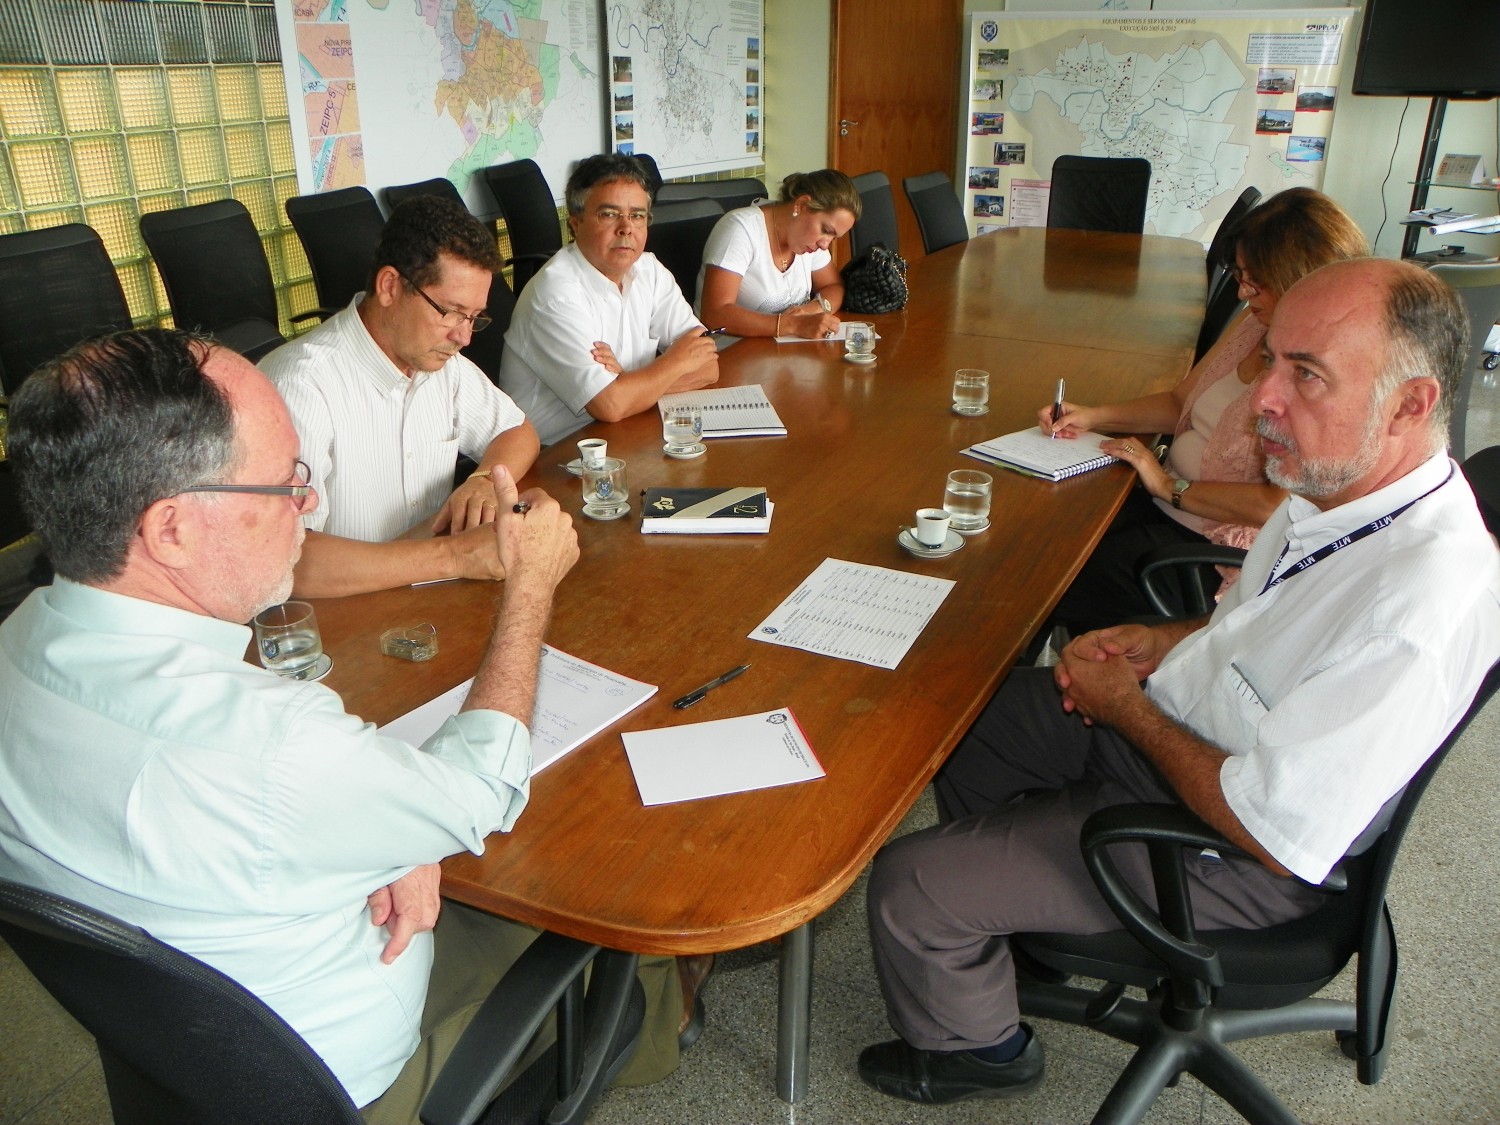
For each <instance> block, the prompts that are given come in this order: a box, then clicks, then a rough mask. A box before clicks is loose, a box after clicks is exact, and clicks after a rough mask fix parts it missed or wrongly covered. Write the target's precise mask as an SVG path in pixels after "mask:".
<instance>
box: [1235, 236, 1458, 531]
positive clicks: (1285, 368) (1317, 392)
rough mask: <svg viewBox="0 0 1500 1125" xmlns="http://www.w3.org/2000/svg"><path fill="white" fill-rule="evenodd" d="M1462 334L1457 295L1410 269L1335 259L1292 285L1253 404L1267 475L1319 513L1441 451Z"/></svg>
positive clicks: (1274, 325)
mask: <svg viewBox="0 0 1500 1125" xmlns="http://www.w3.org/2000/svg"><path fill="white" fill-rule="evenodd" d="M1467 337H1468V329H1467V324H1466V320H1465V317H1464V312H1463V308H1462V306H1461V305H1460V304H1459V302H1458V300H1457V298H1456V297H1455V296H1454V295H1453V293H1452V292H1451V291H1450V290H1449V289H1448V288H1447V286H1445V285H1443V284H1442V282H1441V281H1438V280H1437V279H1436V278H1434V277H1432V275H1431V274H1429V273H1427V271H1425V270H1422V269H1419V268H1417V267H1415V266H1413V265H1411V264H1409V263H1405V262H1396V261H1389V260H1383V259H1375V258H1361V259H1356V260H1353V261H1347V262H1337V263H1334V264H1332V265H1328V266H1324V267H1323V268H1322V269H1319V270H1316V271H1315V272H1313V273H1311V274H1309V275H1308V276H1307V277H1305V278H1303V279H1302V280H1301V281H1299V282H1297V283H1296V284H1295V285H1293V286H1292V287H1291V289H1289V290H1288V291H1287V293H1286V294H1285V296H1283V297H1282V299H1281V302H1280V303H1279V304H1278V305H1277V306H1276V309H1275V312H1274V314H1273V316H1272V319H1271V325H1270V330H1269V332H1268V333H1267V336H1266V344H1265V348H1266V351H1267V366H1266V371H1265V373H1264V374H1263V375H1262V376H1261V378H1260V380H1259V381H1258V382H1257V384H1256V390H1255V394H1254V398H1253V400H1252V401H1253V404H1254V406H1255V409H1256V411H1257V413H1258V414H1259V415H1260V417H1259V420H1258V423H1257V431H1258V433H1259V434H1260V437H1261V444H1262V448H1263V450H1264V452H1265V455H1266V475H1267V476H1268V477H1269V478H1270V479H1271V480H1272V481H1273V482H1274V483H1276V484H1279V485H1281V486H1282V487H1284V488H1288V489H1290V490H1291V491H1293V492H1296V493H1298V494H1299V495H1302V496H1305V497H1307V498H1308V499H1310V500H1312V501H1313V502H1314V503H1317V504H1318V505H1319V506H1320V507H1324V508H1327V507H1332V506H1334V505H1337V504H1341V503H1346V502H1347V501H1349V500H1352V499H1355V498H1356V497H1358V496H1360V495H1363V494H1365V493H1367V492H1370V491H1373V490H1375V489H1377V488H1381V487H1384V486H1385V485H1386V484H1389V483H1390V482H1392V481H1393V480H1395V479H1398V478H1399V477H1400V476H1402V475H1404V474H1405V473H1407V472H1410V471H1411V470H1412V469H1414V468H1415V467H1416V466H1417V465H1419V464H1421V463H1422V462H1423V461H1425V460H1426V459H1427V458H1429V457H1431V456H1432V455H1433V454H1434V453H1437V452H1440V451H1441V450H1442V449H1443V448H1444V447H1445V445H1446V439H1447V419H1448V411H1449V409H1450V403H1451V401H1452V396H1453V391H1454V387H1455V386H1456V384H1457V379H1458V375H1459V372H1460V370H1461V368H1462V363H1463V357H1464V354H1465V349H1466V340H1467Z"/></svg>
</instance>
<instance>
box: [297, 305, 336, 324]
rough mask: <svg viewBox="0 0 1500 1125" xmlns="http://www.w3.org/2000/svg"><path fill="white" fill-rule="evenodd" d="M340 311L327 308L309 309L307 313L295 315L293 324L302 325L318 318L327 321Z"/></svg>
mask: <svg viewBox="0 0 1500 1125" xmlns="http://www.w3.org/2000/svg"><path fill="white" fill-rule="evenodd" d="M338 311H339V310H338V309H325V308H316V309H308V310H307V311H306V312H300V313H293V314H292V323H293V324H301V323H302V322H303V321H304V320H312V319H313V317H317V318H318V319H319V320H327V319H328V318H329V317H330V316H332V315H333V314H334V313H336V312H338Z"/></svg>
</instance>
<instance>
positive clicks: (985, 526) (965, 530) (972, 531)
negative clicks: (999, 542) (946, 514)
mask: <svg viewBox="0 0 1500 1125" xmlns="http://www.w3.org/2000/svg"><path fill="white" fill-rule="evenodd" d="M948 528H949V530H951V531H956V532H958V533H959V534H960V535H978V534H979V533H980V532H981V531H988V530H989V529H990V520H989V517H988V516H986V517H985V520H984V522H983V523H982V524H980V525H979V526H978V527H954V526H953V525H952V524H951V523H950V524H949V525H948Z"/></svg>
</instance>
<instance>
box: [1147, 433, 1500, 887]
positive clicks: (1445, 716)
mask: <svg viewBox="0 0 1500 1125" xmlns="http://www.w3.org/2000/svg"><path fill="white" fill-rule="evenodd" d="M1450 474H1451V475H1450ZM1418 497H1422V499H1420V500H1417V498H1418ZM1412 500H1417V502H1416V503H1415V504H1413V505H1412V507H1410V508H1408V509H1407V510H1406V511H1405V512H1403V513H1402V514H1401V515H1399V516H1397V517H1396V519H1395V520H1394V521H1393V522H1391V523H1389V524H1388V525H1386V526H1385V527H1383V528H1381V529H1380V530H1378V531H1375V532H1374V533H1372V534H1369V535H1366V536H1364V537H1362V538H1359V539H1357V540H1355V541H1354V542H1352V543H1350V544H1349V545H1348V546H1347V547H1344V548H1343V549H1341V550H1338V551H1336V552H1334V553H1333V554H1330V555H1328V556H1327V557H1325V558H1323V559H1322V560H1320V561H1319V562H1317V563H1315V564H1313V565H1311V566H1310V567H1308V568H1307V569H1305V570H1303V571H1302V572H1300V573H1298V574H1295V575H1294V576H1293V577H1290V578H1287V579H1286V580H1285V581H1284V582H1282V583H1281V584H1279V585H1277V586H1273V587H1272V588H1270V589H1269V590H1265V591H1264V592H1262V590H1263V588H1264V587H1265V585H1266V582H1267V580H1268V578H1270V577H1273V576H1274V575H1280V574H1284V573H1286V572H1287V571H1288V569H1289V568H1290V567H1292V566H1293V565H1294V564H1295V563H1297V562H1298V560H1300V559H1303V558H1305V557H1307V556H1310V555H1312V554H1314V553H1315V552H1316V551H1318V550H1319V549H1321V548H1322V547H1324V546H1325V545H1327V544H1330V543H1334V542H1337V541H1339V540H1340V539H1342V538H1344V537H1345V536H1349V535H1352V534H1355V533H1357V532H1358V530H1359V529H1360V528H1363V527H1365V526H1366V525H1368V524H1370V523H1371V522H1373V521H1376V520H1378V519H1380V517H1382V516H1385V515H1388V514H1389V513H1391V512H1394V511H1396V510H1397V509H1398V508H1400V507H1401V506H1402V505H1404V504H1406V503H1408V502H1409V501H1412ZM1283 551H1284V552H1285V553H1284V554H1283ZM1497 657H1500V561H1497V553H1496V550H1495V545H1494V542H1493V541H1492V540H1491V539H1490V537H1489V534H1488V533H1487V532H1486V531H1485V527H1484V523H1483V521H1482V520H1481V519H1480V516H1479V512H1478V510H1477V508H1476V506H1475V503H1474V497H1473V493H1471V492H1470V490H1469V487H1468V485H1467V483H1466V482H1465V481H1464V478H1463V474H1462V473H1460V472H1459V471H1458V468H1457V466H1456V465H1454V464H1453V463H1452V462H1451V461H1449V460H1448V458H1447V457H1442V456H1439V457H1434V458H1432V459H1431V460H1429V461H1427V462H1426V463H1425V464H1423V465H1421V466H1419V467H1418V468H1417V469H1415V470H1413V471H1412V472H1410V473H1408V474H1407V475H1406V476H1404V477H1402V478H1401V479H1400V480H1397V481H1395V482H1393V483H1392V484H1390V485H1387V486H1386V487H1385V488H1382V489H1379V490H1378V491H1376V492H1373V493H1371V494H1370V495H1368V496H1364V497H1361V498H1360V499H1358V500H1355V501H1352V502H1351V503H1348V504H1344V505H1341V506H1340V507H1338V508H1334V509H1332V510H1331V511H1328V512H1322V511H1319V510H1318V509H1317V508H1316V507H1314V506H1313V505H1312V504H1311V503H1309V502H1308V501H1306V500H1303V499H1301V498H1299V497H1295V496H1294V497H1292V498H1291V499H1290V500H1289V501H1287V503H1285V504H1283V505H1282V506H1281V507H1280V508H1278V509H1277V511H1276V513H1275V514H1274V515H1272V517H1271V518H1270V520H1269V521H1267V523H1266V525H1265V527H1264V529H1263V530H1262V531H1261V533H1260V536H1259V537H1258V538H1257V539H1256V541H1255V546H1254V547H1252V548H1251V550H1250V554H1249V556H1248V557H1247V558H1246V559H1245V567H1244V572H1243V574H1242V576H1241V578H1240V580H1239V582H1237V583H1236V584H1235V585H1234V586H1233V587H1231V589H1230V590H1229V592H1228V593H1227V594H1226V595H1225V596H1224V600H1223V601H1221V602H1220V603H1219V606H1218V608H1217V609H1216V610H1215V611H1214V615H1213V619H1212V621H1211V623H1210V624H1209V625H1208V626H1207V627H1206V628H1203V629H1200V630H1199V631H1198V632H1196V633H1193V634H1192V635H1190V636H1188V637H1186V638H1184V639H1183V640H1182V641H1181V642H1179V643H1178V645H1177V646H1176V648H1174V649H1173V650H1172V652H1171V653H1170V654H1169V655H1168V657H1167V659H1166V660H1164V661H1163V662H1162V664H1161V666H1160V667H1159V668H1158V669H1157V670H1156V672H1155V673H1154V674H1153V675H1152V676H1151V678H1150V679H1149V680H1148V681H1147V685H1146V690H1147V694H1148V695H1149V696H1150V697H1151V699H1152V700H1153V701H1154V702H1155V703H1156V704H1157V705H1158V706H1159V707H1161V708H1162V710H1163V711H1165V712H1166V713H1167V714H1168V715H1170V716H1172V717H1173V718H1174V719H1176V720H1177V721H1178V722H1180V723H1182V724H1183V725H1184V726H1186V727H1187V728H1188V729H1190V730H1192V731H1193V732H1194V733H1195V734H1197V735H1198V736H1199V737H1201V738H1204V739H1207V740H1208V741H1210V742H1212V743H1213V744H1214V745H1216V746H1218V747H1219V748H1220V749H1221V750H1223V751H1225V752H1226V753H1227V754H1228V755H1229V757H1228V759H1227V760H1226V761H1225V762H1224V764H1223V766H1222V767H1221V768H1220V774H1219V781H1220V785H1221V787H1222V788H1223V791H1224V796H1225V798H1226V799H1227V801H1228V803H1229V807H1230V808H1231V809H1232V810H1233V811H1234V814H1235V816H1237V817H1238V818H1239V820H1240V823H1241V824H1243V825H1244V826H1245V829H1246V830H1247V831H1248V832H1249V833H1250V835H1252V836H1254V837H1255V839H1256V840H1258V841H1259V842H1260V844H1261V845H1262V846H1263V847H1264V848H1265V849H1266V850H1267V851H1268V852H1270V853H1271V854H1272V855H1273V856H1275V857H1276V859H1277V860H1279V861H1280V862H1281V863H1282V864H1284V865H1285V866H1286V867H1287V868H1288V869H1289V870H1290V871H1292V872H1293V873H1294V874H1296V875H1298V876H1300V877H1301V878H1303V879H1306V880H1308V881H1310V882H1318V881H1320V880H1321V879H1322V878H1323V877H1324V876H1325V875H1326V874H1327V873H1328V871H1329V869H1330V868H1331V867H1332V866H1333V864H1335V863H1336V862H1338V860H1339V858H1340V857H1341V856H1342V855H1344V854H1345V852H1346V851H1347V850H1348V849H1349V846H1350V844H1351V843H1353V842H1354V841H1355V840H1356V839H1358V838H1359V836H1360V835H1361V833H1362V832H1363V831H1364V830H1365V828H1366V827H1367V826H1368V825H1369V824H1370V823H1371V821H1373V820H1374V819H1375V817H1376V816H1377V814H1378V813H1379V812H1380V810H1381V809H1382V807H1383V806H1384V805H1385V803H1386V801H1387V800H1389V799H1390V797H1391V796H1393V795H1394V794H1395V793H1396V792H1398V791H1399V790H1400V789H1401V788H1402V787H1403V786H1404V785H1405V784H1406V783H1407V781H1408V780H1410V778H1411V776H1412V775H1413V774H1414V773H1416V771H1417V770H1418V769H1419V768H1420V767H1421V765H1422V763H1423V762H1424V761H1426V759H1427V757H1428V755H1430V754H1431V752H1432V751H1433V750H1435V749H1436V748H1437V746H1438V744H1439V743H1441V742H1442V740H1443V739H1444V738H1445V737H1446V736H1447V734H1448V732H1449V731H1450V730H1452V729H1453V727H1454V726H1455V725H1456V724H1457V722H1458V720H1459V719H1460V718H1461V717H1462V716H1463V713H1464V711H1465V710H1466V709H1467V707H1468V704H1469V701H1470V699H1471V698H1472V697H1473V695H1474V693H1475V691H1476V690H1477V689H1478V687H1479V683H1480V681H1481V680H1482V679H1483V677H1484V674H1485V672H1486V671H1488V669H1489V667H1490V665H1491V664H1492V663H1494V661H1495V660H1496V658H1497Z"/></svg>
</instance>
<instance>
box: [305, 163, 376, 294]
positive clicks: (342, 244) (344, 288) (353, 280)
mask: <svg viewBox="0 0 1500 1125" xmlns="http://www.w3.org/2000/svg"><path fill="white" fill-rule="evenodd" d="M286 217H287V218H288V219H290V220H291V223H292V229H293V230H295V231H296V232H297V238H298V239H299V240H300V241H301V243H302V249H303V250H304V251H306V253H307V264H308V265H309V266H311V267H312V276H313V285H314V286H316V287H317V290H318V307H317V308H316V309H313V310H312V311H310V312H305V313H299V314H298V315H296V316H294V317H292V320H294V321H301V320H306V319H307V318H308V317H312V316H317V317H321V318H323V319H324V320H326V319H328V317H330V316H332V315H333V314H334V313H336V312H338V311H339V310H340V309H342V308H346V307H347V306H348V304H349V302H350V301H352V300H353V299H354V295H355V294H356V293H359V292H361V291H362V290H363V289H364V288H365V286H366V285H367V284H369V280H370V263H371V262H372V261H373V260H374V258H375V247H376V245H377V244H378V243H379V242H380V232H381V230H382V229H383V228H384V226H385V216H384V215H382V214H381V213H380V204H378V203H376V202H375V197H374V196H373V195H371V194H370V189H369V188H366V187H358V186H356V187H347V188H339V189H338V190H337V191H322V192H318V193H317V194H316V195H294V196H292V197H291V198H290V199H288V200H287V201H286Z"/></svg>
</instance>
